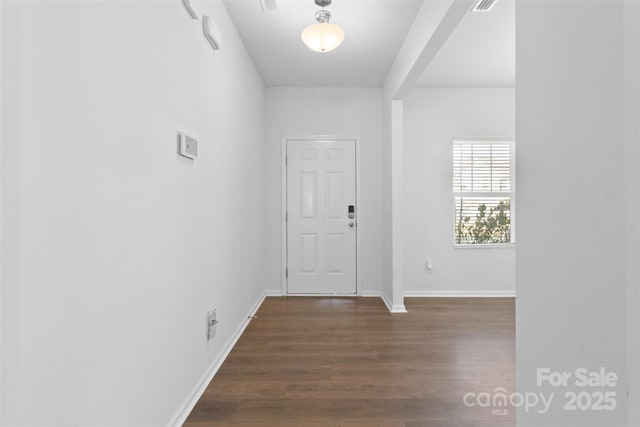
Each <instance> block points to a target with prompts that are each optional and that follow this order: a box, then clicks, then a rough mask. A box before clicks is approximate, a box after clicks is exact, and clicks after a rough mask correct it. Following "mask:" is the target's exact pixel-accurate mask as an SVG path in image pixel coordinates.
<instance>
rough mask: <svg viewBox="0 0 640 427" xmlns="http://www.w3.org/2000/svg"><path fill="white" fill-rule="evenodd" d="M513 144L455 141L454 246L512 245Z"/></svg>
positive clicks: (506, 142) (505, 142) (504, 142)
mask: <svg viewBox="0 0 640 427" xmlns="http://www.w3.org/2000/svg"><path fill="white" fill-rule="evenodd" d="M513 154H514V153H513V143H512V142H508V141H495V142H494V141H454V143H453V192H454V195H455V197H454V198H455V219H454V222H455V224H454V230H455V236H454V239H455V244H456V245H495V244H506V243H511V242H513V238H512V234H513V233H512V229H513V227H512V226H513V218H514V212H513V208H514V193H513V190H514V179H513V178H514V176H513V158H514V155H513Z"/></svg>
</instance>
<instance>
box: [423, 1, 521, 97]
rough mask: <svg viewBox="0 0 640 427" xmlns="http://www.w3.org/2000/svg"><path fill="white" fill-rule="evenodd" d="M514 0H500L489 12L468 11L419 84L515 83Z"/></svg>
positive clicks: (485, 84)
mask: <svg viewBox="0 0 640 427" xmlns="http://www.w3.org/2000/svg"><path fill="white" fill-rule="evenodd" d="M515 12H516V10H515V1H514V0H499V1H498V2H497V3H496V4H495V6H494V7H493V9H491V11H490V12H483V13H473V12H469V13H467V14H466V15H465V17H464V18H462V21H461V22H460V24H458V26H457V27H456V29H455V30H454V31H453V33H452V34H451V36H450V37H449V38H448V39H447V41H446V42H445V43H444V45H443V46H442V48H441V49H440V50H439V51H438V53H437V54H436V56H435V57H434V58H433V61H432V62H431V63H430V64H429V66H428V67H427V69H426V70H425V71H424V73H423V74H422V76H421V77H420V79H419V80H418V83H417V86H436V87H514V86H515V80H516V14H515Z"/></svg>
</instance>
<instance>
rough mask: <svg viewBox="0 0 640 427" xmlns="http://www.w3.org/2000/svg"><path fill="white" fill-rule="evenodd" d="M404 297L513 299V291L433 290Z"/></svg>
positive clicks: (408, 292) (407, 294) (409, 293)
mask: <svg viewBox="0 0 640 427" xmlns="http://www.w3.org/2000/svg"><path fill="white" fill-rule="evenodd" d="M404 296H405V297H409V298H410V297H428V298H438V297H447V298H456V297H458V298H514V297H515V296H516V292H515V291H434V290H428V289H425V290H418V291H405V292H404Z"/></svg>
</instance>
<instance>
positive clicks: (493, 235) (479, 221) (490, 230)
mask: <svg viewBox="0 0 640 427" xmlns="http://www.w3.org/2000/svg"><path fill="white" fill-rule="evenodd" d="M457 211H458V212H457V216H458V218H457V222H456V244H458V245H461V244H462V245H465V244H471V245H475V244H492V243H493V244H499V243H509V242H510V241H511V220H510V213H511V203H510V202H509V200H503V201H500V202H499V203H498V204H497V205H496V206H493V207H491V208H489V209H487V205H486V204H484V203H483V204H481V205H479V206H478V208H477V213H476V216H475V218H472V217H471V216H465V215H464V212H465V209H464V199H463V198H461V199H460V206H459V209H457Z"/></svg>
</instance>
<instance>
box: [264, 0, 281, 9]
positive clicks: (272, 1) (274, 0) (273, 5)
mask: <svg viewBox="0 0 640 427" xmlns="http://www.w3.org/2000/svg"><path fill="white" fill-rule="evenodd" d="M278 3H279V0H260V6H261V7H262V11H263V12H266V11H267V10H276V9H278Z"/></svg>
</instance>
